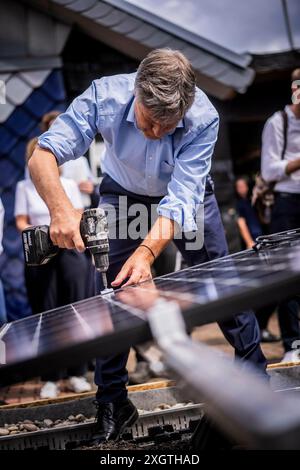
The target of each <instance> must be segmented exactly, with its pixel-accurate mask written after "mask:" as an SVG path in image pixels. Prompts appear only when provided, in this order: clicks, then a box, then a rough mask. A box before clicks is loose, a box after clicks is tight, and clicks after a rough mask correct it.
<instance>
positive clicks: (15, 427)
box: [7, 426, 19, 432]
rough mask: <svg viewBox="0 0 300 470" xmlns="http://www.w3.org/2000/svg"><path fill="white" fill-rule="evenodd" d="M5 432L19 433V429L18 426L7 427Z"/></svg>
mask: <svg viewBox="0 0 300 470" xmlns="http://www.w3.org/2000/svg"><path fill="white" fill-rule="evenodd" d="M7 430H8V431H9V432H12V431H19V427H18V426H9V427H8V428H7Z"/></svg>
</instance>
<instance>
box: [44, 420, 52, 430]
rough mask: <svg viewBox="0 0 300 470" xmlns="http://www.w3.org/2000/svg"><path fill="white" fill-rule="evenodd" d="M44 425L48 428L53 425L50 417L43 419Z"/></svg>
mask: <svg viewBox="0 0 300 470" xmlns="http://www.w3.org/2000/svg"><path fill="white" fill-rule="evenodd" d="M43 422H44V425H45V426H47V427H48V428H50V427H51V426H53V421H52V419H47V418H46V419H44V421H43Z"/></svg>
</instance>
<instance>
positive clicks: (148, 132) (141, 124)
mask: <svg viewBox="0 0 300 470" xmlns="http://www.w3.org/2000/svg"><path fill="white" fill-rule="evenodd" d="M134 112H135V118H136V123H137V127H138V128H139V129H140V130H141V131H142V132H143V134H144V136H145V137H147V139H161V138H162V137H163V136H164V135H166V134H169V133H170V132H172V131H173V130H174V129H175V127H176V126H177V124H178V120H176V121H173V122H170V121H168V122H157V121H155V120H154V119H152V118H151V112H150V111H149V109H148V108H146V107H145V106H144V105H143V104H142V103H141V102H140V101H138V100H136V101H135V106H134Z"/></svg>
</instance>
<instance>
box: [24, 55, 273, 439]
mask: <svg viewBox="0 0 300 470" xmlns="http://www.w3.org/2000/svg"><path fill="white" fill-rule="evenodd" d="M217 131H218V114H217V112H216V110H215V109H214V107H213V106H212V104H211V103H210V101H209V100H208V98H207V97H206V95H205V94H204V93H203V92H202V91H201V90H199V89H198V88H196V86H195V76H194V73H193V70H192V67H191V65H190V63H189V61H188V60H187V59H186V57H185V56H184V55H182V54H181V53H180V52H178V51H171V50H168V49H162V50H156V51H152V52H151V53H150V54H149V55H148V56H147V57H146V58H145V59H144V60H143V61H142V62H141V64H140V66H139V68H138V71H137V74H129V75H117V76H113V77H104V78H102V79H100V80H95V81H94V82H93V83H92V85H91V86H90V87H89V88H88V89H87V90H86V91H85V92H84V93H83V94H82V95H81V96H79V97H78V98H76V99H75V100H74V101H73V103H72V104H71V106H70V107H69V108H68V109H67V111H66V112H65V113H64V114H62V115H60V116H59V117H58V118H57V119H56V121H55V122H54V124H53V125H52V127H51V128H50V130H49V131H48V132H46V133H44V134H43V135H42V136H41V137H40V139H39V147H38V148H37V149H36V151H35V153H34V155H33V157H32V158H31V160H30V161H29V168H30V171H31V175H32V179H33V181H34V183H35V185H36V187H37V189H38V191H39V193H40V195H41V196H42V197H43V198H44V200H45V202H46V203H47V205H48V207H49V210H50V214H51V226H50V235H51V238H52V241H53V242H54V243H55V244H57V245H58V246H60V247H62V248H74V247H75V248H77V249H78V250H83V249H84V245H83V242H82V239H81V237H80V232H79V222H80V215H78V214H77V213H76V211H75V210H74V208H73V207H72V205H71V204H70V201H69V200H68V198H67V197H66V195H65V194H64V192H63V189H62V188H61V185H60V182H59V178H58V172H57V164H58V165H61V164H63V163H64V162H65V161H67V160H69V159H74V158H77V157H79V156H81V155H83V154H84V153H85V152H86V150H87V149H88V147H89V145H90V144H91V142H92V140H93V139H94V137H95V135H96V134H97V133H101V135H102V137H103V139H104V142H105V146H106V154H105V157H104V160H103V164H102V168H103V171H104V173H105V176H104V179H103V181H102V184H101V187H100V193H101V200H100V204H101V205H103V206H104V207H108V206H109V207H112V208H114V209H115V210H116V211H115V224H116V225H118V226H121V225H123V226H124V223H125V226H126V227H129V226H130V225H131V222H132V211H133V210H134V207H135V206H136V205H137V204H138V205H139V206H142V207H143V208H145V211H144V212H145V214H146V217H145V219H143V220H144V223H143V224H142V225H143V226H144V225H147V224H148V222H149V219H150V214H151V213H152V212H153V211H152V209H153V206H154V207H155V208H157V219H156V221H155V222H154V223H153V224H152V225H150V227H149V228H150V230H149V231H148V230H147V231H146V232H145V234H144V235H143V236H138V237H136V236H135V235H136V233H134V234H131V233H130V231H129V230H128V234H127V236H126V237H121V236H119V235H117V236H116V235H115V233H117V232H115V231H110V267H109V271H108V281H109V283H110V284H111V285H112V286H113V287H118V286H120V285H121V284H122V285H123V286H126V285H130V284H136V283H138V282H140V281H143V280H146V279H149V278H151V265H152V263H153V261H154V259H155V258H156V257H157V256H158V255H159V254H160V252H161V251H162V250H163V249H164V247H165V246H166V245H167V244H168V243H169V241H170V240H171V239H172V238H174V236H175V243H176V245H177V247H178V248H179V250H180V251H181V252H182V254H183V256H184V258H185V260H186V262H187V263H188V264H189V265H192V264H199V263H201V262H204V261H208V260H210V259H214V258H218V257H220V256H224V255H226V254H227V245H226V241H225V236H224V230H223V227H222V222H221V218H220V213H219V210H218V206H217V203H216V199H215V196H214V193H213V186H212V182H211V178H210V177H209V170H210V166H211V157H212V153H213V149H214V144H215V142H216V139H217ZM120 196H123V197H126V203H127V209H128V212H127V215H126V216H125V218H124V215H123V214H122V207H121V205H122V203H121V202H120ZM130 214H131V215H130ZM199 214H200V216H199ZM201 214H202V215H203V214H204V219H205V225H204V246H202V245H203V243H200V245H199V244H198V245H194V247H193V244H189V245H188V244H187V240H188V239H189V238H190V234H191V233H192V234H194V235H195V237H196V238H197V233H198V232H199V231H200V232H201V230H203V217H201ZM112 232H114V236H113V235H112ZM147 232H148V233H147ZM118 234H119V232H118ZM178 235H179V236H178ZM200 240H202V239H201V237H200ZM198 241H199V240H198ZM202 241H203V240H202ZM191 245H192V246H191ZM124 282H125V283H124ZM220 327H221V329H222V331H223V333H224V335H225V336H226V338H227V339H228V341H229V342H230V343H231V344H232V345H233V347H234V348H235V352H236V355H237V356H239V357H240V358H241V359H245V360H246V359H247V360H250V361H251V362H253V363H254V364H255V365H256V366H257V367H259V368H260V370H261V371H262V372H263V371H264V369H265V365H266V363H265V358H264V356H263V354H262V352H261V349H260V346H259V330H258V327H257V323H256V320H255V317H254V315H253V313H251V312H243V313H241V314H239V315H237V316H235V317H234V318H233V319H232V320H229V321H226V322H224V323H222V324H220ZM127 357H128V352H126V353H124V354H120V355H118V356H111V357H106V358H101V359H98V360H97V368H96V373H95V382H96V384H97V385H98V387H99V389H98V393H97V401H98V405H99V411H98V434H97V440H98V441H103V440H108V439H117V438H118V437H119V435H120V433H121V432H122V430H123V429H124V427H125V426H127V425H130V424H132V423H133V422H134V421H135V420H136V418H137V411H136V409H135V407H134V406H133V404H132V403H131V402H130V401H129V400H128V398H127V392H126V388H125V385H126V382H127V378H128V376H127V371H126V361H127Z"/></svg>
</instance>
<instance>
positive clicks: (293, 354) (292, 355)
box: [280, 349, 300, 362]
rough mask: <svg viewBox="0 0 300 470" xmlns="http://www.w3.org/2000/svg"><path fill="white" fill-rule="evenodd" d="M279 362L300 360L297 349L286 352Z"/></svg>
mask: <svg viewBox="0 0 300 470" xmlns="http://www.w3.org/2000/svg"><path fill="white" fill-rule="evenodd" d="M280 362H300V355H299V351H298V350H297V349H295V350H294V351H288V352H286V353H285V355H284V356H283V358H282V359H281V361H280Z"/></svg>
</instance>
